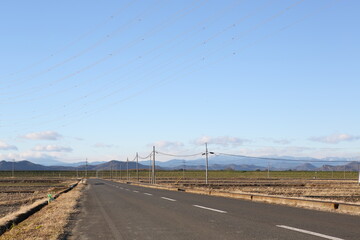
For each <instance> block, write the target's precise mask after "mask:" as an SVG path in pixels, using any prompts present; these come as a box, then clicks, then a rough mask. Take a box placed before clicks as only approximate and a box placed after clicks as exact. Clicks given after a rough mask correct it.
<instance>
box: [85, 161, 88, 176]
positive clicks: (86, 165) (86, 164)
mask: <svg viewBox="0 0 360 240" xmlns="http://www.w3.org/2000/svg"><path fill="white" fill-rule="evenodd" d="M87 167H88V161H87V158H86V160H85V178H87Z"/></svg>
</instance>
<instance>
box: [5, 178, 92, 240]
mask: <svg viewBox="0 0 360 240" xmlns="http://www.w3.org/2000/svg"><path fill="white" fill-rule="evenodd" d="M84 187H85V186H84V184H81V183H80V184H79V185H78V186H77V187H75V188H74V189H73V190H71V191H70V192H68V193H65V194H62V195H60V197H58V198H57V199H56V200H55V201H53V202H51V203H50V204H49V205H47V206H45V207H44V208H43V209H41V211H39V212H37V213H35V214H34V215H32V216H30V217H29V218H28V219H26V220H25V221H23V222H21V223H20V224H19V225H16V226H13V227H12V229H11V230H10V231H7V232H5V233H4V234H3V235H1V236H0V240H12V239H19V240H22V239H24V240H25V239H26V240H28V239H31V240H32V239H34V240H35V239H49V240H50V239H53V240H55V239H62V238H63V237H64V236H65V234H66V233H65V230H66V227H67V226H68V224H69V221H70V217H71V215H72V214H74V213H76V212H77V211H78V209H77V207H76V205H77V202H78V200H79V198H80V197H81V193H82V189H83V188H84Z"/></svg>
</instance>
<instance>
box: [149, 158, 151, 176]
mask: <svg viewBox="0 0 360 240" xmlns="http://www.w3.org/2000/svg"><path fill="white" fill-rule="evenodd" d="M149 183H151V154H150V159H149Z"/></svg>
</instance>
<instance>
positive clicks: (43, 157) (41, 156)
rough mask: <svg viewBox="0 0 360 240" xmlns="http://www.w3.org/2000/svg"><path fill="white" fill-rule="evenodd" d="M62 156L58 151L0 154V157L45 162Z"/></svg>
mask: <svg viewBox="0 0 360 240" xmlns="http://www.w3.org/2000/svg"><path fill="white" fill-rule="evenodd" d="M60 158H63V156H62V153H58V152H49V153H42V152H33V151H28V152H21V153H8V154H0V159H4V160H10V159H16V160H17V161H19V160H30V161H34V162H38V163H39V162H42V161H43V162H47V161H52V160H58V159H60Z"/></svg>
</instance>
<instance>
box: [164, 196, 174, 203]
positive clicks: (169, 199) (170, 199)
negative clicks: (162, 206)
mask: <svg viewBox="0 0 360 240" xmlns="http://www.w3.org/2000/svg"><path fill="white" fill-rule="evenodd" d="M161 198H162V199H165V200H168V201H172V202H176V200H175V199H172V198H167V197H161Z"/></svg>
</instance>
